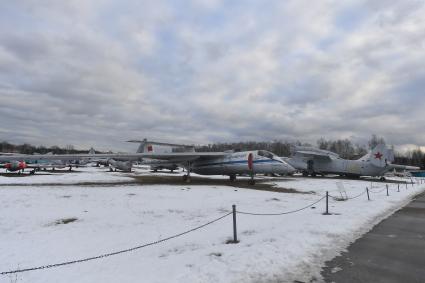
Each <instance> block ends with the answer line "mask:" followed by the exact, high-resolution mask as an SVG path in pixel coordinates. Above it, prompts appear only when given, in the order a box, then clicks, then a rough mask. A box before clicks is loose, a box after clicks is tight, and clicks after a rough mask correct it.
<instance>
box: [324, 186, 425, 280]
mask: <svg viewBox="0 0 425 283" xmlns="http://www.w3.org/2000/svg"><path fill="white" fill-rule="evenodd" d="M322 275H323V278H324V279H325V282H337V283H339V282H344V283H345V282H348V283H349V282H374V283H378V282H385V283H392V282H397V283H399V282H402V283H410V282H415V283H416V282H418V283H419V282H420V283H425V194H422V195H420V196H418V197H416V199H415V200H414V201H412V202H411V203H410V204H408V205H407V206H405V207H404V208H403V209H401V210H399V211H398V212H396V213H395V214H393V215H392V216H391V217H389V218H387V219H386V220H384V221H382V222H381V223H380V224H378V225H377V226H375V227H374V228H373V229H372V230H371V231H370V232H369V233H367V234H366V235H365V236H363V237H362V238H360V239H358V240H357V241H356V242H354V243H353V244H352V245H351V246H350V247H349V248H348V252H345V253H343V254H342V255H341V256H338V257H336V258H334V259H333V260H331V261H329V262H327V264H326V267H325V268H324V269H323V271H322Z"/></svg>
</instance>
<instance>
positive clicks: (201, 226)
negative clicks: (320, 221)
mask: <svg viewBox="0 0 425 283" xmlns="http://www.w3.org/2000/svg"><path fill="white" fill-rule="evenodd" d="M385 190H386V187H385V188H383V189H382V190H380V191H373V190H372V188H371V189H369V192H372V193H381V192H383V191H385ZM365 193H367V191H366V190H365V191H363V192H362V193H360V194H358V195H356V196H354V197H351V198H348V197H347V198H346V200H352V199H356V198H358V197H360V196H362V195H364V194H365ZM328 196H329V197H331V198H332V199H340V198H341V197H336V196H333V195H330V194H328ZM325 198H326V196H322V197H321V198H320V199H319V200H317V201H315V202H313V203H312V204H309V205H307V206H304V207H302V208H298V209H295V210H291V211H286V212H280V213H253V212H245V211H235V212H236V213H238V214H245V215H254V216H278V215H285V214H292V213H296V212H299V211H302V210H305V209H307V208H310V207H312V206H313V205H315V204H317V203H319V202H321V201H322V200H324V199H325ZM231 214H233V212H228V213H227V214H225V215H223V216H220V217H219V218H216V219H214V220H211V221H209V222H207V223H205V224H202V225H200V226H197V227H195V228H192V229H189V230H187V231H184V232H181V233H179V234H175V235H172V236H169V237H167V238H164V239H161V240H158V241H154V242H150V243H146V244H143V245H139V246H135V247H132V248H128V249H124V250H119V251H115V252H111V253H105V254H101V255H98V256H93V257H87V258H82V259H77V260H72V261H65V262H61V263H55V264H49V265H42V266H38V267H31V268H24V269H16V270H10V271H3V272H0V275H8V274H15V273H22V272H28V271H34V270H41V269H49V268H54V267H60V266H64V265H70V264H75V263H81V262H87V261H91V260H96V259H101V258H106V257H110V256H114V255H118V254H123V253H128V252H132V251H135V250H138V249H142V248H145V247H148V246H153V245H157V244H160V243H162V242H165V241H169V240H171V239H175V238H178V237H181V236H183V235H186V234H189V233H191V232H194V231H196V230H199V229H202V228H204V227H206V226H208V225H211V224H213V223H215V222H218V221H220V220H222V219H224V218H226V217H227V216H229V215H231Z"/></svg>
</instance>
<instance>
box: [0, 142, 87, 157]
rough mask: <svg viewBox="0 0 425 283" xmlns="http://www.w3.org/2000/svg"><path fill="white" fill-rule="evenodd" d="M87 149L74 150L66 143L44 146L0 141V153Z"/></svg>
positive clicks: (69, 152)
mask: <svg viewBox="0 0 425 283" xmlns="http://www.w3.org/2000/svg"><path fill="white" fill-rule="evenodd" d="M87 151H88V150H76V149H75V148H74V146H72V145H67V146H65V147H63V148H61V147H59V146H56V145H54V146H51V147H45V146H42V145H41V146H33V145H31V144H27V143H24V144H19V145H15V144H11V143H8V142H1V143H0V152H2V153H5V152H6V153H10V152H11V153H20V154H34V153H39V154H46V153H53V154H74V153H87Z"/></svg>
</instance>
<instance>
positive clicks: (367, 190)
mask: <svg viewBox="0 0 425 283" xmlns="http://www.w3.org/2000/svg"><path fill="white" fill-rule="evenodd" d="M366 193H367V200H370V197H369V189H368V188H367V187H366Z"/></svg>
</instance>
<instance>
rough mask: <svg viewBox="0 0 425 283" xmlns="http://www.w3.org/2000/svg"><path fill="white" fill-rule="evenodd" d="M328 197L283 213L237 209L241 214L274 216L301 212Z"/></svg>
mask: <svg viewBox="0 0 425 283" xmlns="http://www.w3.org/2000/svg"><path fill="white" fill-rule="evenodd" d="M325 198H326V196H324V197H322V198H320V199H319V200H318V201H315V202H313V203H312V204H309V205H307V206H305V207H302V208H299V209H295V210H291V211H286V212H281V213H252V212H244V211H236V212H237V213H239V214H245V215H256V216H274V215H285V214H291V213H295V212H299V211H301V210H304V209H307V208H309V207H312V206H313V205H315V204H317V203H319V202H321V201H322V200H324V199H325Z"/></svg>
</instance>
